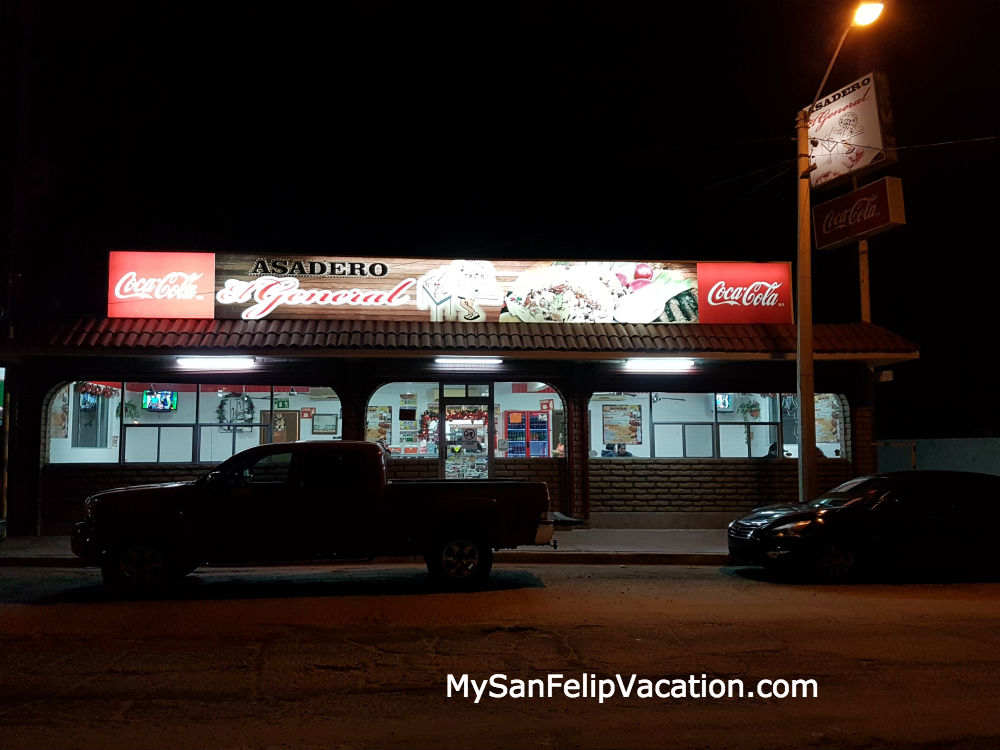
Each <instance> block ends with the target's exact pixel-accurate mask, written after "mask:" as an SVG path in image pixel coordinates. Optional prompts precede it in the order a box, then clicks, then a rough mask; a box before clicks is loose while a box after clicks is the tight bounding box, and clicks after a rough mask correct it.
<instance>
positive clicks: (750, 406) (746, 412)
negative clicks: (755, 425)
mask: <svg viewBox="0 0 1000 750" xmlns="http://www.w3.org/2000/svg"><path fill="white" fill-rule="evenodd" d="M736 410H737V411H738V412H739V413H740V414H742V415H743V421H744V422H746V421H749V420H751V419H760V401H758V400H757V399H750V400H749V401H744V402H743V403H741V404H740V405H739V406H738V407H736Z"/></svg>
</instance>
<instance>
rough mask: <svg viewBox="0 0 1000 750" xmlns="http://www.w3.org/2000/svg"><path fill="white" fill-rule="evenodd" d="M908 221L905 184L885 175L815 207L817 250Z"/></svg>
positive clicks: (838, 244)
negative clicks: (904, 192) (904, 202)
mask: <svg viewBox="0 0 1000 750" xmlns="http://www.w3.org/2000/svg"><path fill="white" fill-rule="evenodd" d="M905 223H906V215H905V213H904V210H903V183H902V182H900V180H899V178H898V177H883V178H882V179H881V180H877V181H876V182H873V183H871V184H869V185H865V186H864V187H862V188H858V189H857V190H854V191H853V192H850V193H848V194H847V195H842V196H841V197H839V198H835V199H834V200H832V201H827V202H826V203H820V204H819V205H818V206H814V207H813V232H814V233H815V235H816V247H817V249H828V248H831V247H839V246H840V245H846V244H847V243H848V242H852V241H857V240H860V239H864V238H865V237H871V236H872V235H873V234H878V233H879V232H884V231H885V230H886V229H891V228H892V227H897V226H899V225H901V224H905Z"/></svg>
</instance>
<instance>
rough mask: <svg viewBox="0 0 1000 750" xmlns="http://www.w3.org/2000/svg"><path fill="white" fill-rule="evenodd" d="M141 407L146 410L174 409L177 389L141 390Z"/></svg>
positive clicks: (175, 407)
mask: <svg viewBox="0 0 1000 750" xmlns="http://www.w3.org/2000/svg"><path fill="white" fill-rule="evenodd" d="M142 408H143V409H145V410H146V411H175V410H176V409H177V391H143V392H142Z"/></svg>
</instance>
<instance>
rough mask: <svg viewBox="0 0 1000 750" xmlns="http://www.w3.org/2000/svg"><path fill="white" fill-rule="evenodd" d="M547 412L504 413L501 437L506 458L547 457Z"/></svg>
mask: <svg viewBox="0 0 1000 750" xmlns="http://www.w3.org/2000/svg"><path fill="white" fill-rule="evenodd" d="M549 415H550V412H548V411H505V412H504V413H503V436H504V438H505V439H506V440H507V458H541V457H545V456H548V455H549V441H550V435H549V427H550V422H549Z"/></svg>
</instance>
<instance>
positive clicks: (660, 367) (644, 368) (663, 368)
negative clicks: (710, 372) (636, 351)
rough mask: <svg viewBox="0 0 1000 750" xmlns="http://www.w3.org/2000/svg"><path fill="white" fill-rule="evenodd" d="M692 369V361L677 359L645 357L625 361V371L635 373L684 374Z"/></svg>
mask: <svg viewBox="0 0 1000 750" xmlns="http://www.w3.org/2000/svg"><path fill="white" fill-rule="evenodd" d="M692 367H694V360H693V359H681V358H679V357H647V358H644V359H626V360H625V369H626V370H633V371H635V372H686V371H688V370H690V369H691V368H692Z"/></svg>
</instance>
